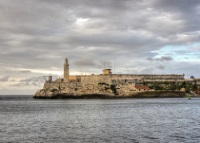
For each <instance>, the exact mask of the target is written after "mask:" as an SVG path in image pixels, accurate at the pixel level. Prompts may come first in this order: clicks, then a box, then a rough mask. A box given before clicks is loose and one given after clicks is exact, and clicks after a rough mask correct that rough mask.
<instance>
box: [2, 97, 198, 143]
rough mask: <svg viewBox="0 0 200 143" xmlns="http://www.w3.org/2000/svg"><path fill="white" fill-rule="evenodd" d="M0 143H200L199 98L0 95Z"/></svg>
mask: <svg viewBox="0 0 200 143" xmlns="http://www.w3.org/2000/svg"><path fill="white" fill-rule="evenodd" d="M0 142H19V143H21V142H25V143H28V142H31V143H32V142H47V143H51V142H52V143H62V142H77V143H83V142H86V143H90V142H91V143H96V142H97V143H107V142H112V143H126V142H127V143H129V142H133V143H169V142H170V143H199V142H200V99H198V98H196V99H194V98H193V99H192V100H188V99H185V98H175V99H174V98H167V99H115V100H107V99H106V100H105V99H104V100H103V99H102V100H101V99H95V100H93V99H89V100H83V99H82V100H77V99H76V100H41V99H40V100H39V99H32V97H30V96H20V98H19V96H18V98H15V97H13V96H12V97H11V96H9V97H8V96H0Z"/></svg>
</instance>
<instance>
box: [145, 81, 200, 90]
mask: <svg viewBox="0 0 200 143" xmlns="http://www.w3.org/2000/svg"><path fill="white" fill-rule="evenodd" d="M145 85H147V86H149V88H151V89H154V90H160V91H167V90H170V91H178V90H180V89H181V88H185V91H186V93H190V92H191V91H195V92H196V91H198V89H199V88H200V87H199V86H198V85H197V84H196V83H192V82H185V81H184V82H182V83H180V82H154V83H145Z"/></svg>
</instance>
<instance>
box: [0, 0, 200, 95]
mask: <svg viewBox="0 0 200 143" xmlns="http://www.w3.org/2000/svg"><path fill="white" fill-rule="evenodd" d="M199 17H200V0H98V1H97V0H0V94H2V95H8V94H12V95H13V94H20V95H22V94H25V95H26V94H28V95H32V94H34V92H36V90H38V89H40V88H42V86H43V83H44V78H43V76H48V75H53V77H54V79H56V78H58V77H61V78H62V77H63V64H64V59H65V58H68V60H69V64H70V74H71V75H76V74H80V75H85V74H101V73H102V69H103V68H112V72H113V73H116V74H185V77H186V78H189V77H190V76H191V75H193V76H194V77H195V78H200V73H199V71H200V60H199V59H200V18H199Z"/></svg>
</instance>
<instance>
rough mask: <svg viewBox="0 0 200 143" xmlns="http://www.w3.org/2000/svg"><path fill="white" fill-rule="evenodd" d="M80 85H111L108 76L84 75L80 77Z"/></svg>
mask: <svg viewBox="0 0 200 143" xmlns="http://www.w3.org/2000/svg"><path fill="white" fill-rule="evenodd" d="M81 82H82V84H98V83H103V82H104V83H108V84H111V78H110V76H109V75H86V76H81Z"/></svg>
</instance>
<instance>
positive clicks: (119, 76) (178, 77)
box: [111, 74, 184, 81]
mask: <svg viewBox="0 0 200 143" xmlns="http://www.w3.org/2000/svg"><path fill="white" fill-rule="evenodd" d="M111 79H112V80H135V81H142V80H184V75H132V74H115V75H111Z"/></svg>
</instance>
